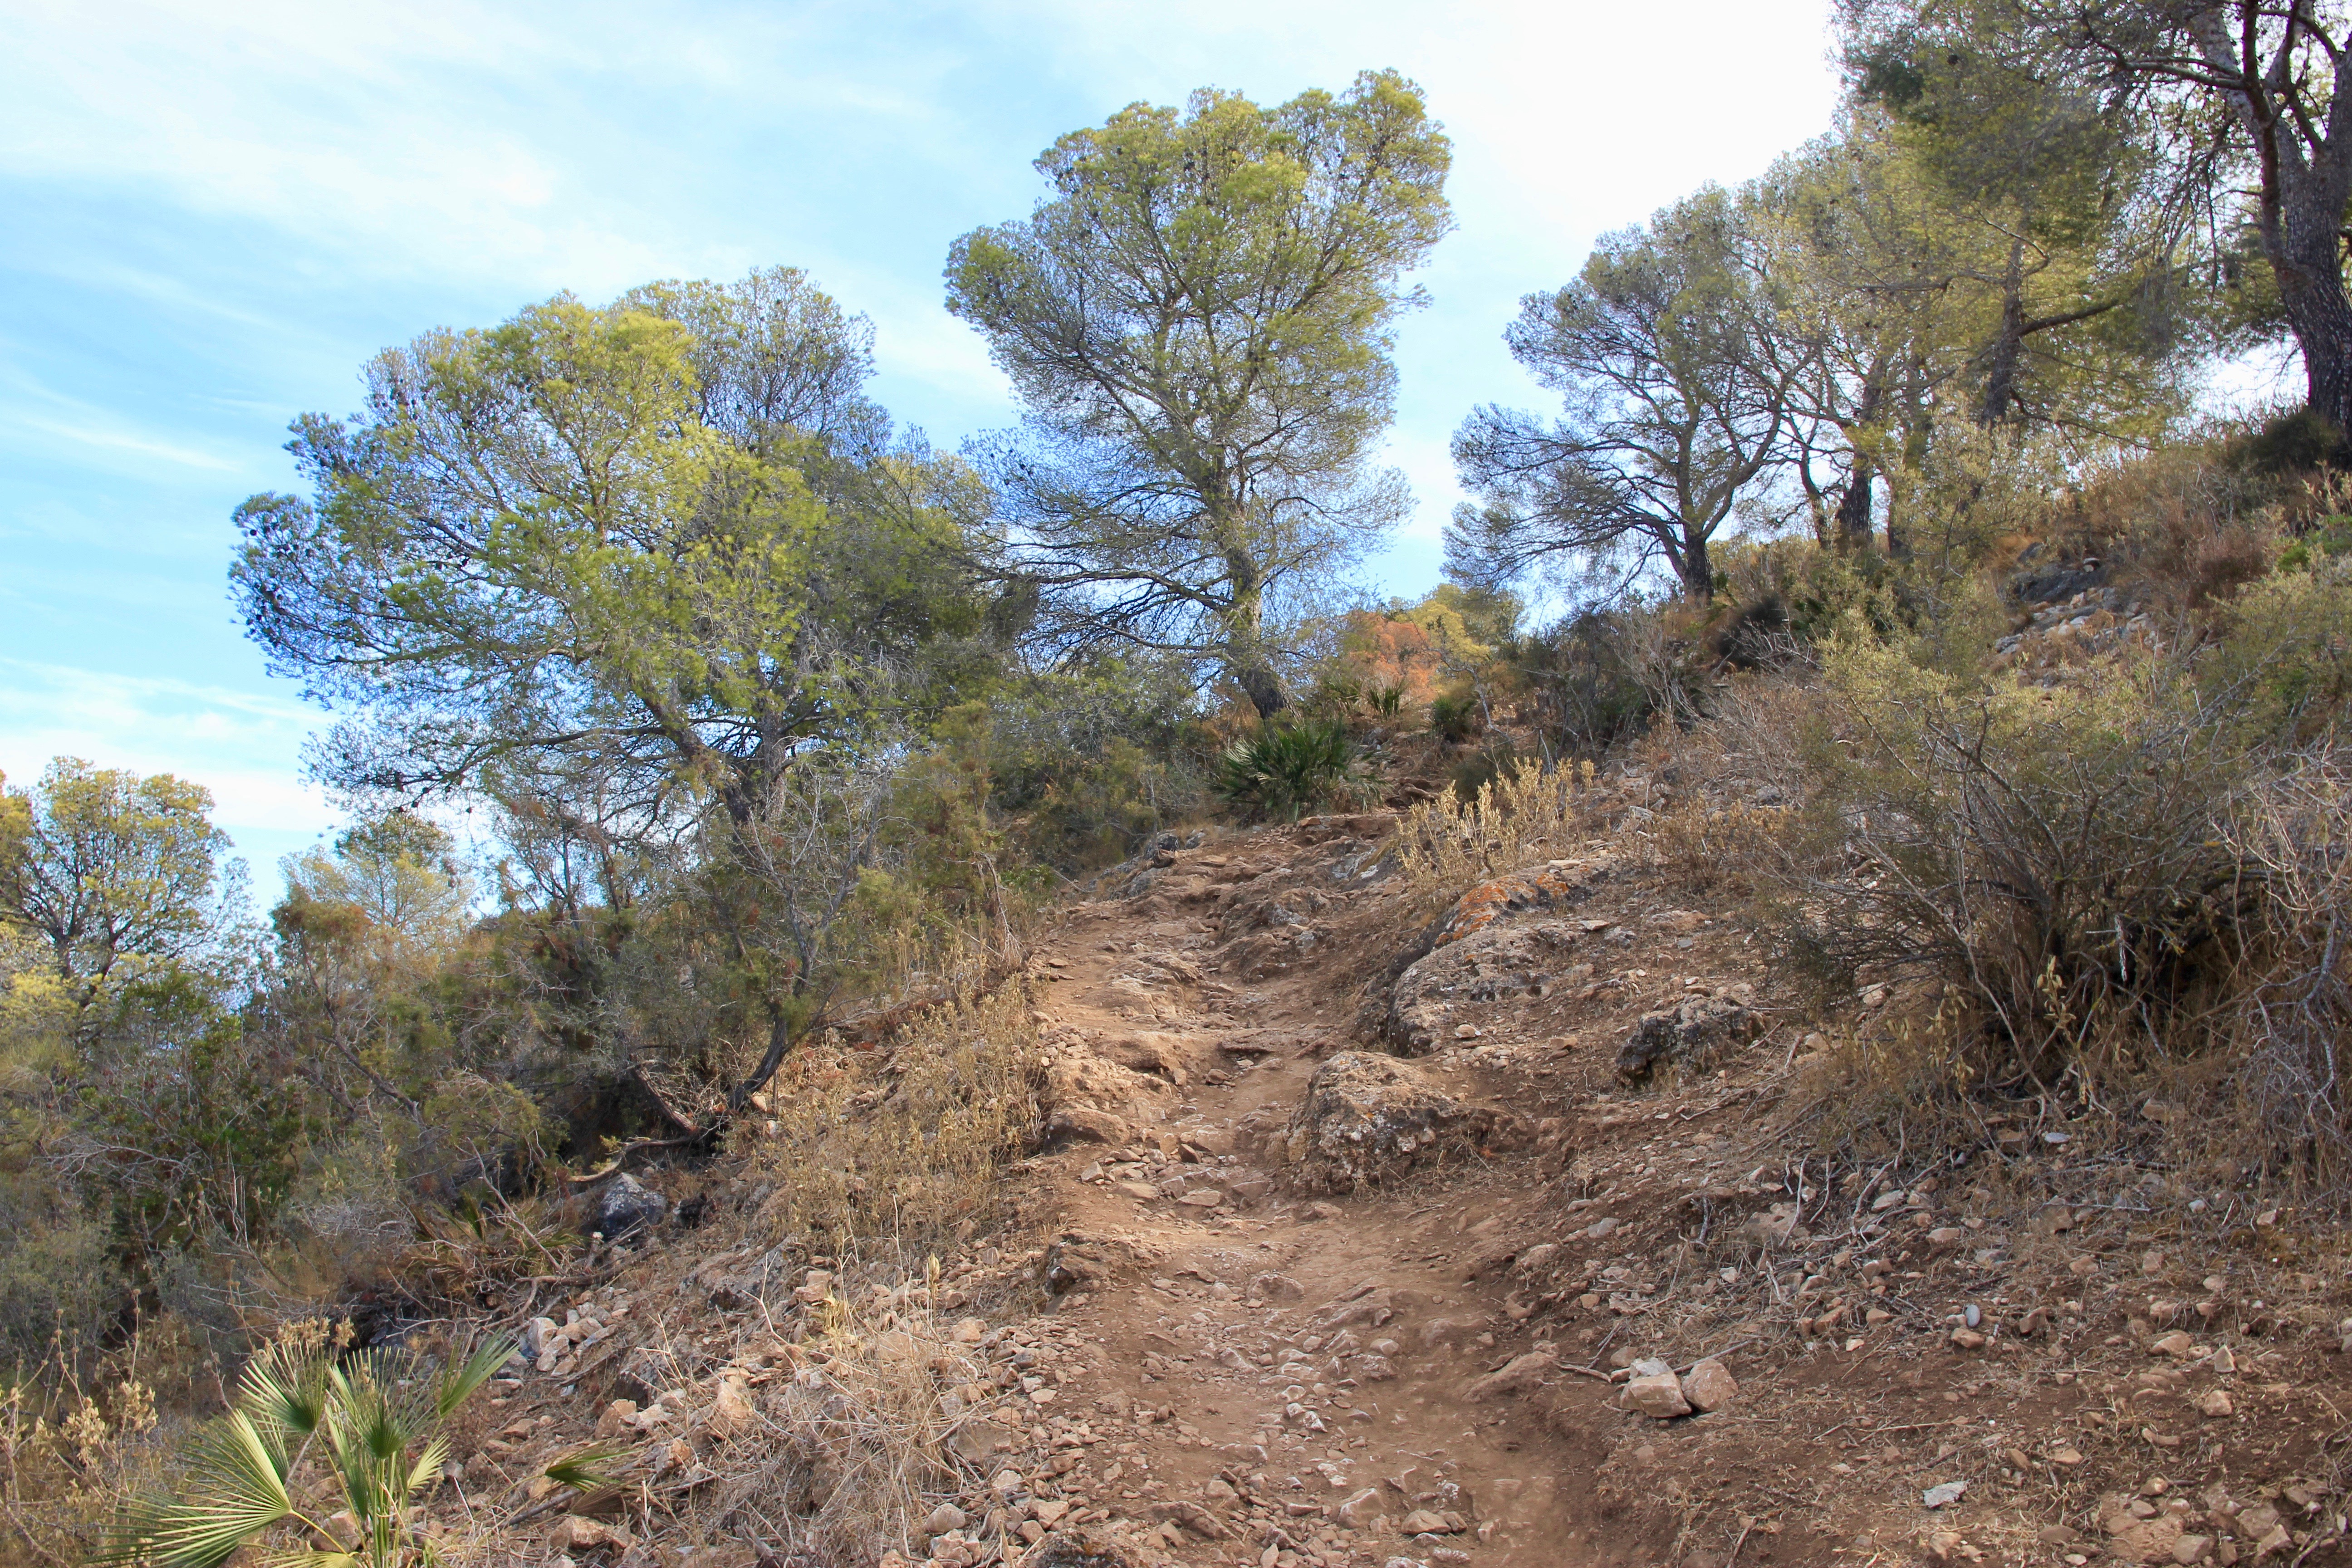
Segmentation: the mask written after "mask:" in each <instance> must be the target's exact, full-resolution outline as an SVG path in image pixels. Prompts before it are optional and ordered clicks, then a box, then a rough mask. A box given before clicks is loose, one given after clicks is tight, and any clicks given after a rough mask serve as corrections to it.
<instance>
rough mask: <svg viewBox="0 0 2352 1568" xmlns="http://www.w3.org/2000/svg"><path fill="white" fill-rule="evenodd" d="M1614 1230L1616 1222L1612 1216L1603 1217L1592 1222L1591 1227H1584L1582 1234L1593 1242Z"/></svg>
mask: <svg viewBox="0 0 2352 1568" xmlns="http://www.w3.org/2000/svg"><path fill="white" fill-rule="evenodd" d="M1616 1228H1617V1221H1616V1219H1615V1218H1614V1217H1613V1216H1611V1217H1604V1218H1601V1219H1597V1220H1594V1221H1593V1222H1592V1223H1591V1225H1588V1226H1585V1227H1584V1234H1585V1235H1586V1236H1588V1237H1591V1238H1592V1239H1593V1240H1595V1241H1598V1240H1600V1239H1601V1237H1604V1236H1607V1235H1608V1234H1609V1233H1610V1232H1612V1231H1613V1230H1615V1229H1616Z"/></svg>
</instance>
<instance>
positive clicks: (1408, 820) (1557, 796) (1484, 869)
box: [1397, 760, 1594, 903]
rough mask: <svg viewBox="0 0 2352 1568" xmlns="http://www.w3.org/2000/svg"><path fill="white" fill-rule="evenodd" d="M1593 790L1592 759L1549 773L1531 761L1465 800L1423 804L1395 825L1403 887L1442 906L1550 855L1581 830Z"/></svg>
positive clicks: (1448, 796) (1444, 798) (1446, 797)
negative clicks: (1547, 853)
mask: <svg viewBox="0 0 2352 1568" xmlns="http://www.w3.org/2000/svg"><path fill="white" fill-rule="evenodd" d="M1593 789H1594V780H1593V768H1592V764H1591V763H1590V762H1585V763H1579V764H1576V765H1575V766H1573V767H1571V766H1570V765H1568V764H1566V763H1563V764H1560V765H1559V766H1557V767H1549V768H1548V767H1545V766H1544V765H1543V764H1542V763H1538V762H1535V761H1532V760H1528V761H1522V762H1519V763H1516V764H1514V765H1513V766H1511V767H1510V768H1508V769H1507V770H1506V771H1505V772H1504V773H1502V774H1501V775H1500V776H1499V777H1497V778H1496V779H1495V780H1494V781H1493V782H1492V783H1490V784H1484V785H1482V786H1480V788H1479V790H1478V793H1477V795H1475V797H1474V798H1472V799H1471V800H1469V801H1467V802H1465V801H1464V800H1463V799H1462V798H1461V797H1460V796H1458V795H1454V793H1453V792H1451V791H1448V792H1446V793H1444V794H1442V795H1438V796H1437V797H1436V798H1435V799H1433V800H1428V801H1423V803H1422V804H1420V805H1416V806H1414V807H1413V808H1412V810H1411V811H1409V812H1407V813H1406V814H1405V818H1404V820H1403V822H1402V823H1401V824H1399V825H1398V830H1397V856H1398V860H1399V863H1400V866H1401V867H1402V870H1403V872H1404V876H1405V885H1406V887H1407V888H1408V889H1410V890H1411V891H1412V894H1413V895H1414V896H1415V897H1416V898H1418V899H1421V900H1425V901H1428V902H1433V903H1434V902H1441V901H1444V900H1448V899H1452V898H1454V897H1455V896H1456V895H1458V894H1459V893H1461V892H1462V891H1463V889H1466V888H1468V887H1471V886H1472V885H1474V884H1475V883H1477V882H1480V881H1484V880H1485V879H1487V878H1489V877H1492V876H1495V875H1496V874H1497V873H1499V872H1504V871H1509V870H1514V869H1516V868H1518V867H1520V866H1523V865H1525V864H1527V863H1528V861H1529V860H1532V859H1536V858H1538V857H1539V856H1542V855H1543V853H1544V852H1545V851H1547V850H1551V851H1555V852H1557V851H1558V850H1560V849H1564V848H1565V847H1567V846H1568V844H1569V843H1570V841H1571V840H1572V839H1573V838H1575V837H1578V836H1580V834H1581V833H1583V831H1584V830H1585V811H1584V807H1585V805H1587V803H1588V801H1589V799H1590V797H1591V795H1592V794H1593Z"/></svg>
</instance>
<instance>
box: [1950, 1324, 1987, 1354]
mask: <svg viewBox="0 0 2352 1568" xmlns="http://www.w3.org/2000/svg"><path fill="white" fill-rule="evenodd" d="M1952 1343H1954V1344H1956V1345H1958V1347H1959V1348H1960V1349H1962V1350H1964V1351H1980V1350H1982V1349H1984V1345H1985V1337H1984V1336H1983V1335H1982V1334H1980V1333H1979V1332H1977V1331H1975V1330H1974V1329H1954V1330H1953V1331H1952Z"/></svg>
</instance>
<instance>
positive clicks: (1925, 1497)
mask: <svg viewBox="0 0 2352 1568" xmlns="http://www.w3.org/2000/svg"><path fill="white" fill-rule="evenodd" d="M1968 1490H1969V1483H1968V1482H1966V1481H1945V1482H1943V1483H1942V1484H1940V1485H1937V1486H1932V1487H1929V1488H1928V1489H1927V1490H1925V1491H1923V1492H1921V1493H1920V1494H1919V1500H1920V1501H1921V1502H1923V1503H1926V1504H1927V1506H1928V1507H1929V1508H1949V1507H1950V1506H1951V1505H1952V1504H1954V1503H1956V1502H1958V1501H1959V1500H1960V1499H1962V1498H1963V1497H1966V1496H1967V1495H1968Z"/></svg>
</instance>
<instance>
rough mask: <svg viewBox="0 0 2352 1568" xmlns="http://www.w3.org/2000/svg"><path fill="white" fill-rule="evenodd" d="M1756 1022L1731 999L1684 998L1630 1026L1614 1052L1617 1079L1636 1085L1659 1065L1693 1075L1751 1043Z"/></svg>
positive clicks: (1742, 1005)
mask: <svg viewBox="0 0 2352 1568" xmlns="http://www.w3.org/2000/svg"><path fill="white" fill-rule="evenodd" d="M1761 1027H1762V1024H1761V1021H1760V1020H1759V1018H1758V1017H1757V1016H1756V1014H1755V1012H1754V1010H1753V1009H1751V1008H1750V1007H1749V1006H1748V1005H1747V1004H1746V1003H1745V1002H1743V1001H1741V1000H1740V999H1739V998H1738V996H1736V995H1721V996H1685V997H1684V998H1683V1000H1682V1001H1681V1003H1680V1004H1678V1005H1676V1006H1675V1007H1674V1008H1673V1009H1671V1010H1670V1011H1666V1012H1661V1013H1652V1014H1649V1015H1647V1016H1644V1017H1643V1019H1642V1020H1641V1021H1640V1022H1639V1023H1637V1024H1635V1025H1634V1026H1633V1033H1632V1034H1630V1035H1628V1036H1626V1037H1625V1044H1624V1045H1623V1047H1621V1048H1620V1049H1619V1050H1618V1052H1617V1076H1618V1077H1619V1078H1620V1079H1623V1080H1624V1081H1625V1082H1627V1083H1640V1082H1642V1081H1643V1079H1647V1078H1649V1077H1650V1076H1651V1075H1652V1074H1653V1073H1654V1072H1655V1071H1656V1070H1657V1068H1658V1067H1659V1065H1660V1064H1661V1063H1664V1064H1665V1065H1667V1066H1670V1067H1675V1068H1682V1069H1684V1070H1685V1071H1696V1070H1699V1069H1701V1068H1708V1067H1712V1066H1714V1065H1715V1064H1716V1063H1717V1062H1718V1061H1720V1060H1722V1058H1724V1057H1726V1056H1727V1055H1729V1054H1730V1053H1731V1052H1732V1051H1734V1050H1737V1049H1738V1047H1741V1046H1744V1045H1746V1044H1747V1043H1748V1041H1750V1040H1752V1039H1754V1038H1755V1037H1756V1035H1757V1032H1758V1030H1759V1028H1761Z"/></svg>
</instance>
